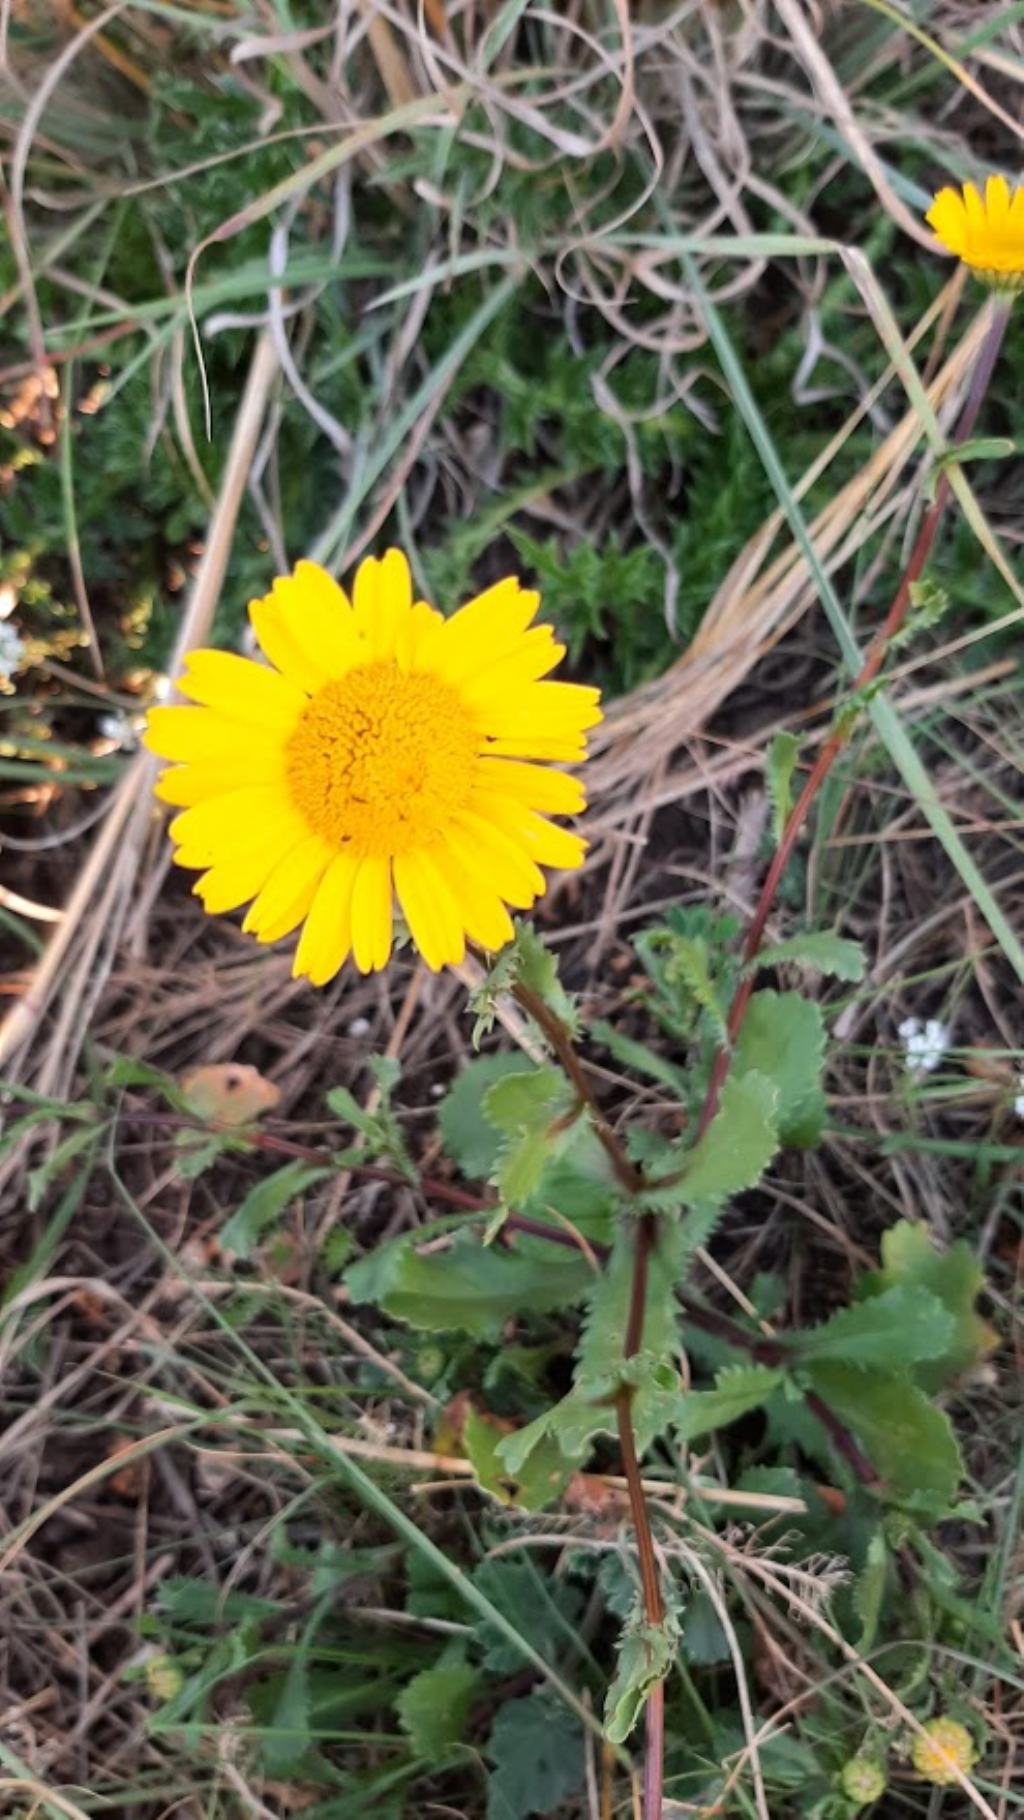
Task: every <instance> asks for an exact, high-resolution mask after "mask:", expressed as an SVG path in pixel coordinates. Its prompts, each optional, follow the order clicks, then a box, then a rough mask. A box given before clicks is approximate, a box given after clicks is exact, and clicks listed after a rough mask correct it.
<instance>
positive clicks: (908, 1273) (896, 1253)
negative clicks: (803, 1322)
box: [864, 1220, 997, 1390]
mask: <svg viewBox="0 0 1024 1820" xmlns="http://www.w3.org/2000/svg"><path fill="white" fill-rule="evenodd" d="M881 1249H882V1268H881V1270H879V1271H875V1272H874V1273H872V1275H871V1276H870V1277H868V1279H867V1281H866V1283H865V1285H864V1287H865V1289H866V1291H867V1294H868V1296H869V1297H873V1296H878V1295H880V1294H884V1293H885V1292H886V1291H887V1290H891V1289H892V1288H895V1287H897V1286H899V1285H902V1286H905V1287H907V1288H910V1287H918V1288H921V1289H925V1290H928V1291H930V1292H931V1294H932V1295H934V1296H937V1297H938V1299H939V1301H940V1302H941V1303H942V1305H943V1307H944V1308H945V1309H946V1311H947V1312H948V1314H949V1315H950V1316H951V1318H952V1322H953V1329H952V1332H951V1334H950V1337H949V1341H948V1343H947V1345H946V1347H945V1349H944V1350H943V1352H942V1353H941V1354H939V1355H938V1356H936V1357H934V1358H933V1359H932V1360H931V1361H930V1362H929V1363H926V1364H921V1365H919V1366H918V1367H917V1369H916V1370H915V1372H914V1377H915V1379H916V1381H917V1382H918V1383H919V1384H920V1385H921V1386H922V1388H923V1389H925V1390H937V1389H938V1388H939V1386H940V1385H942V1384H944V1383H945V1382H946V1381H947V1380H948V1379H949V1378H953V1377H958V1376H959V1375H960V1373H961V1372H964V1371H968V1370H969V1369H970V1367H971V1366H972V1365H976V1364H977V1363H978V1361H979V1360H980V1359H983V1358H985V1357H986V1355H987V1354H988V1353H989V1352H991V1351H992V1348H993V1347H994V1346H995V1345H996V1343H997V1335H996V1334H995V1332H994V1331H993V1329H992V1328H991V1327H990V1326H989V1324H988V1322H987V1321H985V1320H983V1319H982V1317H981V1316H980V1315H979V1314H978V1313H977V1312H976V1310H975V1306H974V1304H975V1302H976V1301H977V1298H978V1296H979V1294H980V1293H981V1291H982V1290H983V1289H984V1287H985V1273H984V1271H983V1269H982V1267H981V1265H980V1263H979V1262H978V1259H977V1257H976V1256H975V1254H974V1252H973V1251H972V1250H971V1248H970V1246H969V1245H967V1244H966V1243H965V1242H964V1240H963V1239H959V1240H958V1241H957V1243H956V1244H955V1245H951V1246H950V1247H949V1249H948V1250H947V1251H938V1250H936V1248H935V1246H934V1245H933V1244H932V1240H931V1237H930V1234H929V1232H928V1228H927V1227H926V1226H925V1225H923V1224H922V1223H919V1222H917V1221H913V1220H900V1221H899V1222H898V1224H897V1225H895V1226H891V1227H890V1228H889V1230H888V1232H884V1233H883V1234H882V1247H881Z"/></svg>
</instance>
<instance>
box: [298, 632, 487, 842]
mask: <svg viewBox="0 0 1024 1820" xmlns="http://www.w3.org/2000/svg"><path fill="white" fill-rule="evenodd" d="M480 743H481V741H480V735H479V733H478V731H477V728H476V726H475V725H474V724H473V719H472V716H471V715H470V713H469V710H468V709H467V707H466V704H465V702H464V701H463V700H462V698H461V697H460V695H459V693H458V691H457V690H456V689H454V688H453V687H452V685H451V684H450V683H447V682H445V681H444V680H443V679H442V678H441V677H439V676H432V675H430V674H428V673H427V672H425V671H413V672H411V673H407V672H403V671H401V670H399V668H398V666H397V665H396V664H395V663H393V662H391V661H387V662H385V661H378V662H376V663H369V664H361V665H359V667H358V668H357V669H355V670H350V671H349V673H348V675H347V676H341V677H338V679H337V680H336V681H335V682H329V683H327V684H326V685H325V687H324V688H322V689H320V690H319V691H318V692H317V694H316V695H314V696H313V698H312V700H311V701H310V703H309V706H308V707H307V708H305V709H303V712H302V714H301V716H300V719H299V724H298V726H297V727H296V729H295V732H294V733H293V734H292V736H291V738H290V740H289V741H288V749H287V760H286V767H285V769H286V776H287V779H288V788H289V791H290V792H291V797H292V801H293V802H294V803H295V806H296V808H297V809H299V811H300V812H301V814H302V815H303V816H304V817H305V819H306V821H307V822H308V823H309V825H310V827H311V828H313V829H314V830H315V832H316V833H317V834H322V835H323V836H324V838H325V839H326V840H329V841H331V842H332V844H333V845H334V846H337V847H347V846H352V847H353V848H354V849H355V850H356V851H358V852H359V853H360V854H367V855H370V854H374V855H381V856H385V855H392V854H397V853H407V852H408V851H409V850H410V848H412V847H418V846H422V845H424V844H425V843H427V842H429V841H431V840H433V839H434V838H435V837H436V836H437V835H438V834H439V833H440V832H441V831H442V829H443V828H445V827H446V826H447V824H448V823H449V822H450V821H451V819H452V817H453V816H454V815H456V814H457V813H458V811H459V809H461V808H462V806H463V804H464V803H465V802H466V800H467V798H468V796H469V793H470V790H471V789H472V785H473V776H474V770H475V760H476V757H477V754H478V753H479V751H480Z"/></svg>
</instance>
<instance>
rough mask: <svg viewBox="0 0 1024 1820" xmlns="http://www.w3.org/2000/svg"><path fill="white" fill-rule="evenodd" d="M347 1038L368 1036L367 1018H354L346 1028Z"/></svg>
mask: <svg viewBox="0 0 1024 1820" xmlns="http://www.w3.org/2000/svg"><path fill="white" fill-rule="evenodd" d="M348 1033H349V1036H369V1034H370V1020H369V1018H368V1017H354V1018H353V1019H352V1022H351V1023H350V1025H349V1027H348Z"/></svg>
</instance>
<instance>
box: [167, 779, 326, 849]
mask: <svg viewBox="0 0 1024 1820" xmlns="http://www.w3.org/2000/svg"><path fill="white" fill-rule="evenodd" d="M308 832H309V830H308V829H307V827H306V825H305V823H304V822H303V820H302V818H301V816H300V815H299V814H298V812H297V811H296V810H295V809H294V808H293V807H292V805H291V803H290V801H289V800H288V797H287V795H286V794H285V792H284V791H283V790H281V789H278V788H277V787H276V786H275V785H273V784H269V785H268V784H257V785H254V786H253V787H252V788H250V789H245V790H230V791H228V792H227V794H226V795H223V796H213V797H210V798H208V799H207V801H206V802H202V803H197V804H196V805H194V806H193V807H192V808H188V809H184V810H183V811H182V813H181V814H180V815H176V816H175V817H174V820H173V821H172V822H171V825H170V829H169V833H170V836H171V839H172V840H173V841H174V842H175V844H176V845H177V846H178V847H179V848H180V849H181V852H180V855H179V864H181V865H185V866H213V865H215V864H216V863H217V861H218V860H220V859H230V858H232V857H233V856H235V855H236V854H243V853H249V852H253V851H256V850H258V849H260V848H263V847H267V848H270V849H273V848H274V847H277V848H278V849H280V848H281V847H282V846H284V845H285V844H287V843H289V842H290V843H292V844H293V845H294V844H295V843H296V842H298V841H299V840H301V839H302V838H303V837H304V836H305V835H306V834H308Z"/></svg>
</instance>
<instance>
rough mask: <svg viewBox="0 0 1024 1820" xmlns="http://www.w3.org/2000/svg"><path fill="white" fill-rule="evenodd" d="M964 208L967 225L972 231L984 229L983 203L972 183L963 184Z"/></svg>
mask: <svg viewBox="0 0 1024 1820" xmlns="http://www.w3.org/2000/svg"><path fill="white" fill-rule="evenodd" d="M964 208H965V209H966V211H967V225H968V227H969V228H970V229H971V230H972V231H977V230H978V229H979V228H980V229H981V230H982V232H984V229H985V204H984V203H983V202H982V200H981V197H980V196H979V194H978V191H977V187H976V185H975V184H973V183H965V184H964Z"/></svg>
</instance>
